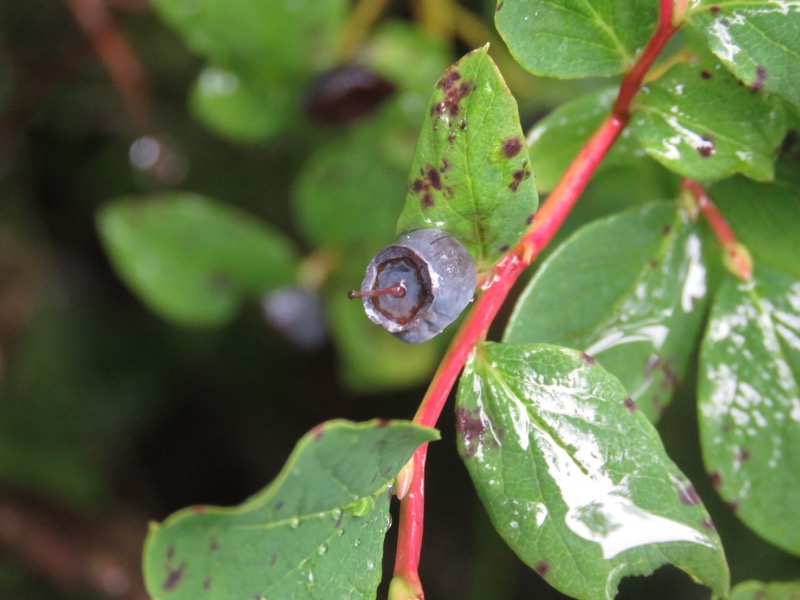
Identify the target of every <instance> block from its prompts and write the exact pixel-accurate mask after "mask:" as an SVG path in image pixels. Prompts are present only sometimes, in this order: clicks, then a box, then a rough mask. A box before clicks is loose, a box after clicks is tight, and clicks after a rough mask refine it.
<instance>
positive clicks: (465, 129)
mask: <svg viewBox="0 0 800 600" xmlns="http://www.w3.org/2000/svg"><path fill="white" fill-rule="evenodd" d="M531 175H532V173H531V167H530V164H529V159H528V149H527V146H526V144H525V138H524V136H523V134H522V128H521V126H520V123H519V116H518V114H517V104H516V101H515V100H514V98H513V96H512V95H511V93H510V92H509V90H508V87H507V86H506V84H505V82H504V81H503V79H502V77H501V75H500V73H499V71H498V70H497V67H496V66H495V64H494V63H493V62H492V60H491V59H490V58H489V55H488V53H487V48H486V47H484V48H480V49H478V50H475V51H473V52H470V53H469V54H467V55H466V56H464V57H463V58H462V59H461V60H459V61H458V62H456V63H455V64H454V65H452V66H451V67H450V68H448V69H447V70H446V71H445V72H444V75H442V78H441V79H440V80H439V82H438V83H437V84H436V88H435V90H434V93H433V97H432V98H431V101H430V104H429V105H428V109H427V111H426V114H425V117H424V121H423V124H422V130H421V132H420V136H419V140H418V142H417V149H416V152H415V155H414V160H413V162H412V167H411V175H410V177H409V182H408V195H407V196H406V203H405V207H404V208H403V212H402V214H401V216H400V221H399V223H398V226H397V229H398V232H405V231H411V230H414V229H426V228H438V229H444V230H447V231H449V232H450V233H451V234H452V235H453V236H454V237H456V238H457V239H458V240H460V241H461V242H462V243H463V244H464V245H465V246H466V247H467V249H468V250H469V251H470V253H471V254H472V256H473V257H474V258H475V261H476V266H477V268H478V271H479V272H485V271H486V270H488V269H489V268H490V267H491V265H492V264H493V263H494V262H496V261H497V260H498V259H499V258H500V257H501V256H502V255H503V254H504V253H505V252H507V251H508V249H509V248H510V247H511V246H513V245H514V244H515V243H516V242H517V241H519V239H520V238H521V237H522V234H523V233H524V232H525V230H526V229H527V227H528V224H529V218H530V217H531V215H532V214H533V212H534V211H535V210H536V206H537V196H536V188H535V186H534V182H533V178H532V177H531Z"/></svg>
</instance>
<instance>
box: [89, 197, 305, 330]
mask: <svg viewBox="0 0 800 600" xmlns="http://www.w3.org/2000/svg"><path fill="white" fill-rule="evenodd" d="M97 227H98V230H99V232H100V237H101V240H102V242H103V244H104V246H105V248H106V252H107V253H108V256H109V259H110V260H111V263H112V265H113V266H114V268H115V269H116V271H117V273H118V274H119V275H120V277H121V278H122V279H123V280H124V281H125V283H126V284H127V285H128V286H130V288H131V289H132V290H133V291H134V292H135V293H136V294H137V295H139V297H140V298H141V299H142V300H143V301H144V302H145V303H147V304H148V305H149V306H150V308H152V309H153V310H154V311H156V312H157V313H159V314H160V315H162V316H163V317H165V318H167V319H171V320H173V321H176V322H178V323H182V324H186V325H218V324H221V323H223V322H225V321H227V320H228V319H229V318H230V317H231V316H233V314H234V313H235V311H236V310H237V308H238V307H239V305H240V304H241V302H242V301H243V300H244V299H245V298H247V297H248V296H257V295H260V294H263V293H264V292H267V291H269V290H271V289H274V288H277V287H280V286H281V285H285V284H287V283H289V282H290V281H292V279H293V277H294V272H295V266H296V257H295V254H294V250H293V248H292V247H291V245H290V243H289V242H288V240H287V239H286V238H284V237H283V235H282V234H279V233H278V232H276V231H274V230H272V229H270V228H268V227H267V226H266V225H264V224H263V223H261V222H259V221H258V220H257V219H255V218H253V217H251V216H250V215H248V214H246V213H244V212H242V211H239V210H237V209H235V208H232V207H230V206H226V205H224V204H222V203H219V202H216V201H213V200H210V199H208V198H204V197H202V196H198V195H196V194H191V193H187V192H175V193H164V194H159V195H155V196H150V197H146V198H133V197H129V198H121V199H118V200H115V201H113V202H111V203H109V204H107V205H106V206H105V207H104V208H103V209H102V210H101V211H100V212H99V213H98V216H97Z"/></svg>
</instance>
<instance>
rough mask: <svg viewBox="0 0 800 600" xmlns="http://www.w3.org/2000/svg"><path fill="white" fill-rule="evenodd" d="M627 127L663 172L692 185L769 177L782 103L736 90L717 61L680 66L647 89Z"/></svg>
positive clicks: (782, 129) (781, 128) (782, 123)
mask: <svg viewBox="0 0 800 600" xmlns="http://www.w3.org/2000/svg"><path fill="white" fill-rule="evenodd" d="M633 111H634V114H633V117H632V119H631V129H632V131H633V133H634V135H636V137H638V138H639V141H640V142H641V143H642V145H643V146H644V149H645V150H646V151H647V152H648V154H650V155H651V156H652V157H653V158H655V159H656V160H658V161H659V162H661V163H662V164H663V165H664V166H666V167H667V168H669V169H671V170H673V171H675V172H677V173H679V174H680V175H683V176H685V177H691V178H693V179H700V180H706V181H708V180H714V179H722V178H723V177H728V176H730V175H733V174H734V173H742V174H744V175H747V176H748V177H751V178H753V179H757V180H760V181H767V180H770V179H772V177H773V175H774V170H775V164H774V163H775V159H776V157H777V149H778V147H779V146H780V143H781V141H782V140H783V136H784V135H785V134H786V125H787V121H786V114H785V111H784V110H783V105H782V104H781V103H780V101H779V100H778V99H777V98H775V97H771V96H769V95H767V94H764V93H754V92H753V91H752V90H749V89H748V88H746V87H744V86H742V85H741V84H740V83H739V82H738V81H737V80H736V79H735V78H734V77H733V76H731V75H730V73H728V72H727V71H725V70H724V69H723V68H722V66H721V65H720V64H719V63H713V62H695V63H682V64H678V65H676V66H674V67H673V68H671V69H670V70H669V71H667V73H666V74H665V75H664V76H663V77H661V78H659V79H657V80H656V81H654V82H652V83H650V84H648V85H646V86H645V87H644V88H643V89H642V93H641V94H639V96H637V99H636V101H635V104H634V107H633Z"/></svg>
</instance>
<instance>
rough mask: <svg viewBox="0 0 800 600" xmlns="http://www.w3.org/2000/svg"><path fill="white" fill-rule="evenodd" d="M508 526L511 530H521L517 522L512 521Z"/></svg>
mask: <svg viewBox="0 0 800 600" xmlns="http://www.w3.org/2000/svg"><path fill="white" fill-rule="evenodd" d="M508 526H509V527H511V529H517V528H519V523H518V522H517V521H511V522H510V523H509V524H508Z"/></svg>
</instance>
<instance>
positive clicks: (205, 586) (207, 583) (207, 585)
mask: <svg viewBox="0 0 800 600" xmlns="http://www.w3.org/2000/svg"><path fill="white" fill-rule="evenodd" d="M210 587H211V577H206V580H205V581H204V582H203V589H204V590H207V589H209V588H210Z"/></svg>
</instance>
